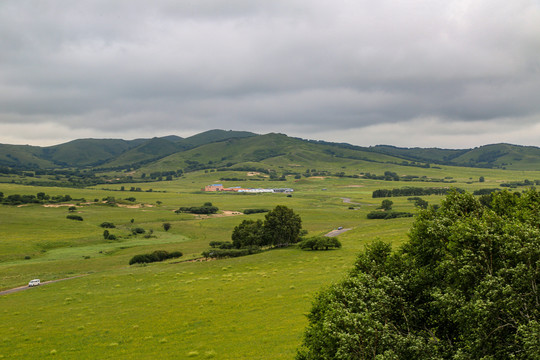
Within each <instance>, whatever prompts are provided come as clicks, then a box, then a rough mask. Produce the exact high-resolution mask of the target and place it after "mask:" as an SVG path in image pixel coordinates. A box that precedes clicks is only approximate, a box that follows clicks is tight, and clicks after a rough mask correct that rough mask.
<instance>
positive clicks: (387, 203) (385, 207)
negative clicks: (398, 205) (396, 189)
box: [381, 199, 394, 211]
mask: <svg viewBox="0 0 540 360" xmlns="http://www.w3.org/2000/svg"><path fill="white" fill-rule="evenodd" d="M392 205H394V202H393V201H392V200H388V199H384V200H383V201H382V202H381V209H383V210H385V211H390V210H392Z"/></svg>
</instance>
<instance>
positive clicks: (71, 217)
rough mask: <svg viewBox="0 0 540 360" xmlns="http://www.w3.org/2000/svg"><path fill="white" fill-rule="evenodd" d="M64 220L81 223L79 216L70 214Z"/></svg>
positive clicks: (81, 219)
mask: <svg viewBox="0 0 540 360" xmlns="http://www.w3.org/2000/svg"><path fill="white" fill-rule="evenodd" d="M66 218H67V219H69V220H77V221H83V218H82V216H79V215H73V214H70V215H68V216H66Z"/></svg>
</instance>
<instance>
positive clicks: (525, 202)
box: [297, 189, 540, 360]
mask: <svg viewBox="0 0 540 360" xmlns="http://www.w3.org/2000/svg"><path fill="white" fill-rule="evenodd" d="M520 195H521V196H520ZM492 196H493V201H492V202H491V207H486V206H484V205H482V204H481V203H480V202H479V201H478V199H476V198H475V197H474V196H473V195H471V194H458V193H457V192H453V193H451V194H449V195H448V196H447V198H446V199H445V200H444V201H443V202H442V204H441V206H440V207H439V208H438V209H436V208H433V207H431V208H429V209H427V210H422V211H421V212H420V214H419V215H418V217H417V219H416V221H415V222H414V224H413V226H412V229H411V231H410V239H409V241H408V242H407V243H405V244H404V245H403V246H402V247H401V248H400V249H399V250H397V251H395V252H393V251H392V249H391V246H390V245H389V244H385V243H383V242H380V241H379V242H375V243H373V244H372V245H370V246H369V247H368V248H367V249H366V250H365V251H364V252H362V253H361V254H360V255H359V256H358V259H357V261H356V264H355V267H354V269H353V270H352V271H351V273H350V274H349V275H348V276H347V277H346V278H345V279H344V280H343V281H342V282H340V283H338V284H336V285H333V286H332V287H331V288H330V289H328V290H325V291H323V292H322V293H321V294H320V295H319V296H318V297H317V299H316V301H315V302H314V305H313V308H312V310H311V312H310V313H309V315H308V318H309V325H308V328H307V330H306V332H305V336H304V341H303V347H302V348H301V349H300V350H299V352H298V354H297V359H302V360H307V359H311V360H315V359H381V360H389V359H426V360H428V359H430V360H431V359H454V360H465V359H491V360H502V359H520V360H525V359H538V354H540V306H539V304H540V292H539V290H538V289H539V285H540V229H539V225H538V224H539V218H540V216H539V213H540V212H539V210H540V193H538V192H537V191H536V190H534V189H533V190H530V191H528V192H526V193H524V194H513V193H510V192H507V191H504V192H498V193H494V194H493V195H492Z"/></svg>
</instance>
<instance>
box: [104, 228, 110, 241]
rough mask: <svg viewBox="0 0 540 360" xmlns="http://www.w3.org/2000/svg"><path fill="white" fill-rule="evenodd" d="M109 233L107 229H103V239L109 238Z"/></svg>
mask: <svg viewBox="0 0 540 360" xmlns="http://www.w3.org/2000/svg"><path fill="white" fill-rule="evenodd" d="M109 236H110V234H109V230H103V238H104V239H105V240H107V239H108V238H109Z"/></svg>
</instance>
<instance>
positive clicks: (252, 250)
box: [202, 246, 261, 259]
mask: <svg viewBox="0 0 540 360" xmlns="http://www.w3.org/2000/svg"><path fill="white" fill-rule="evenodd" d="M259 252H261V249H260V248H259V247H258V246H252V247H249V248H243V249H210V250H206V251H203V253H202V256H204V257H205V258H216V259H222V258H228V257H239V256H246V255H251V254H256V253H259Z"/></svg>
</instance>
